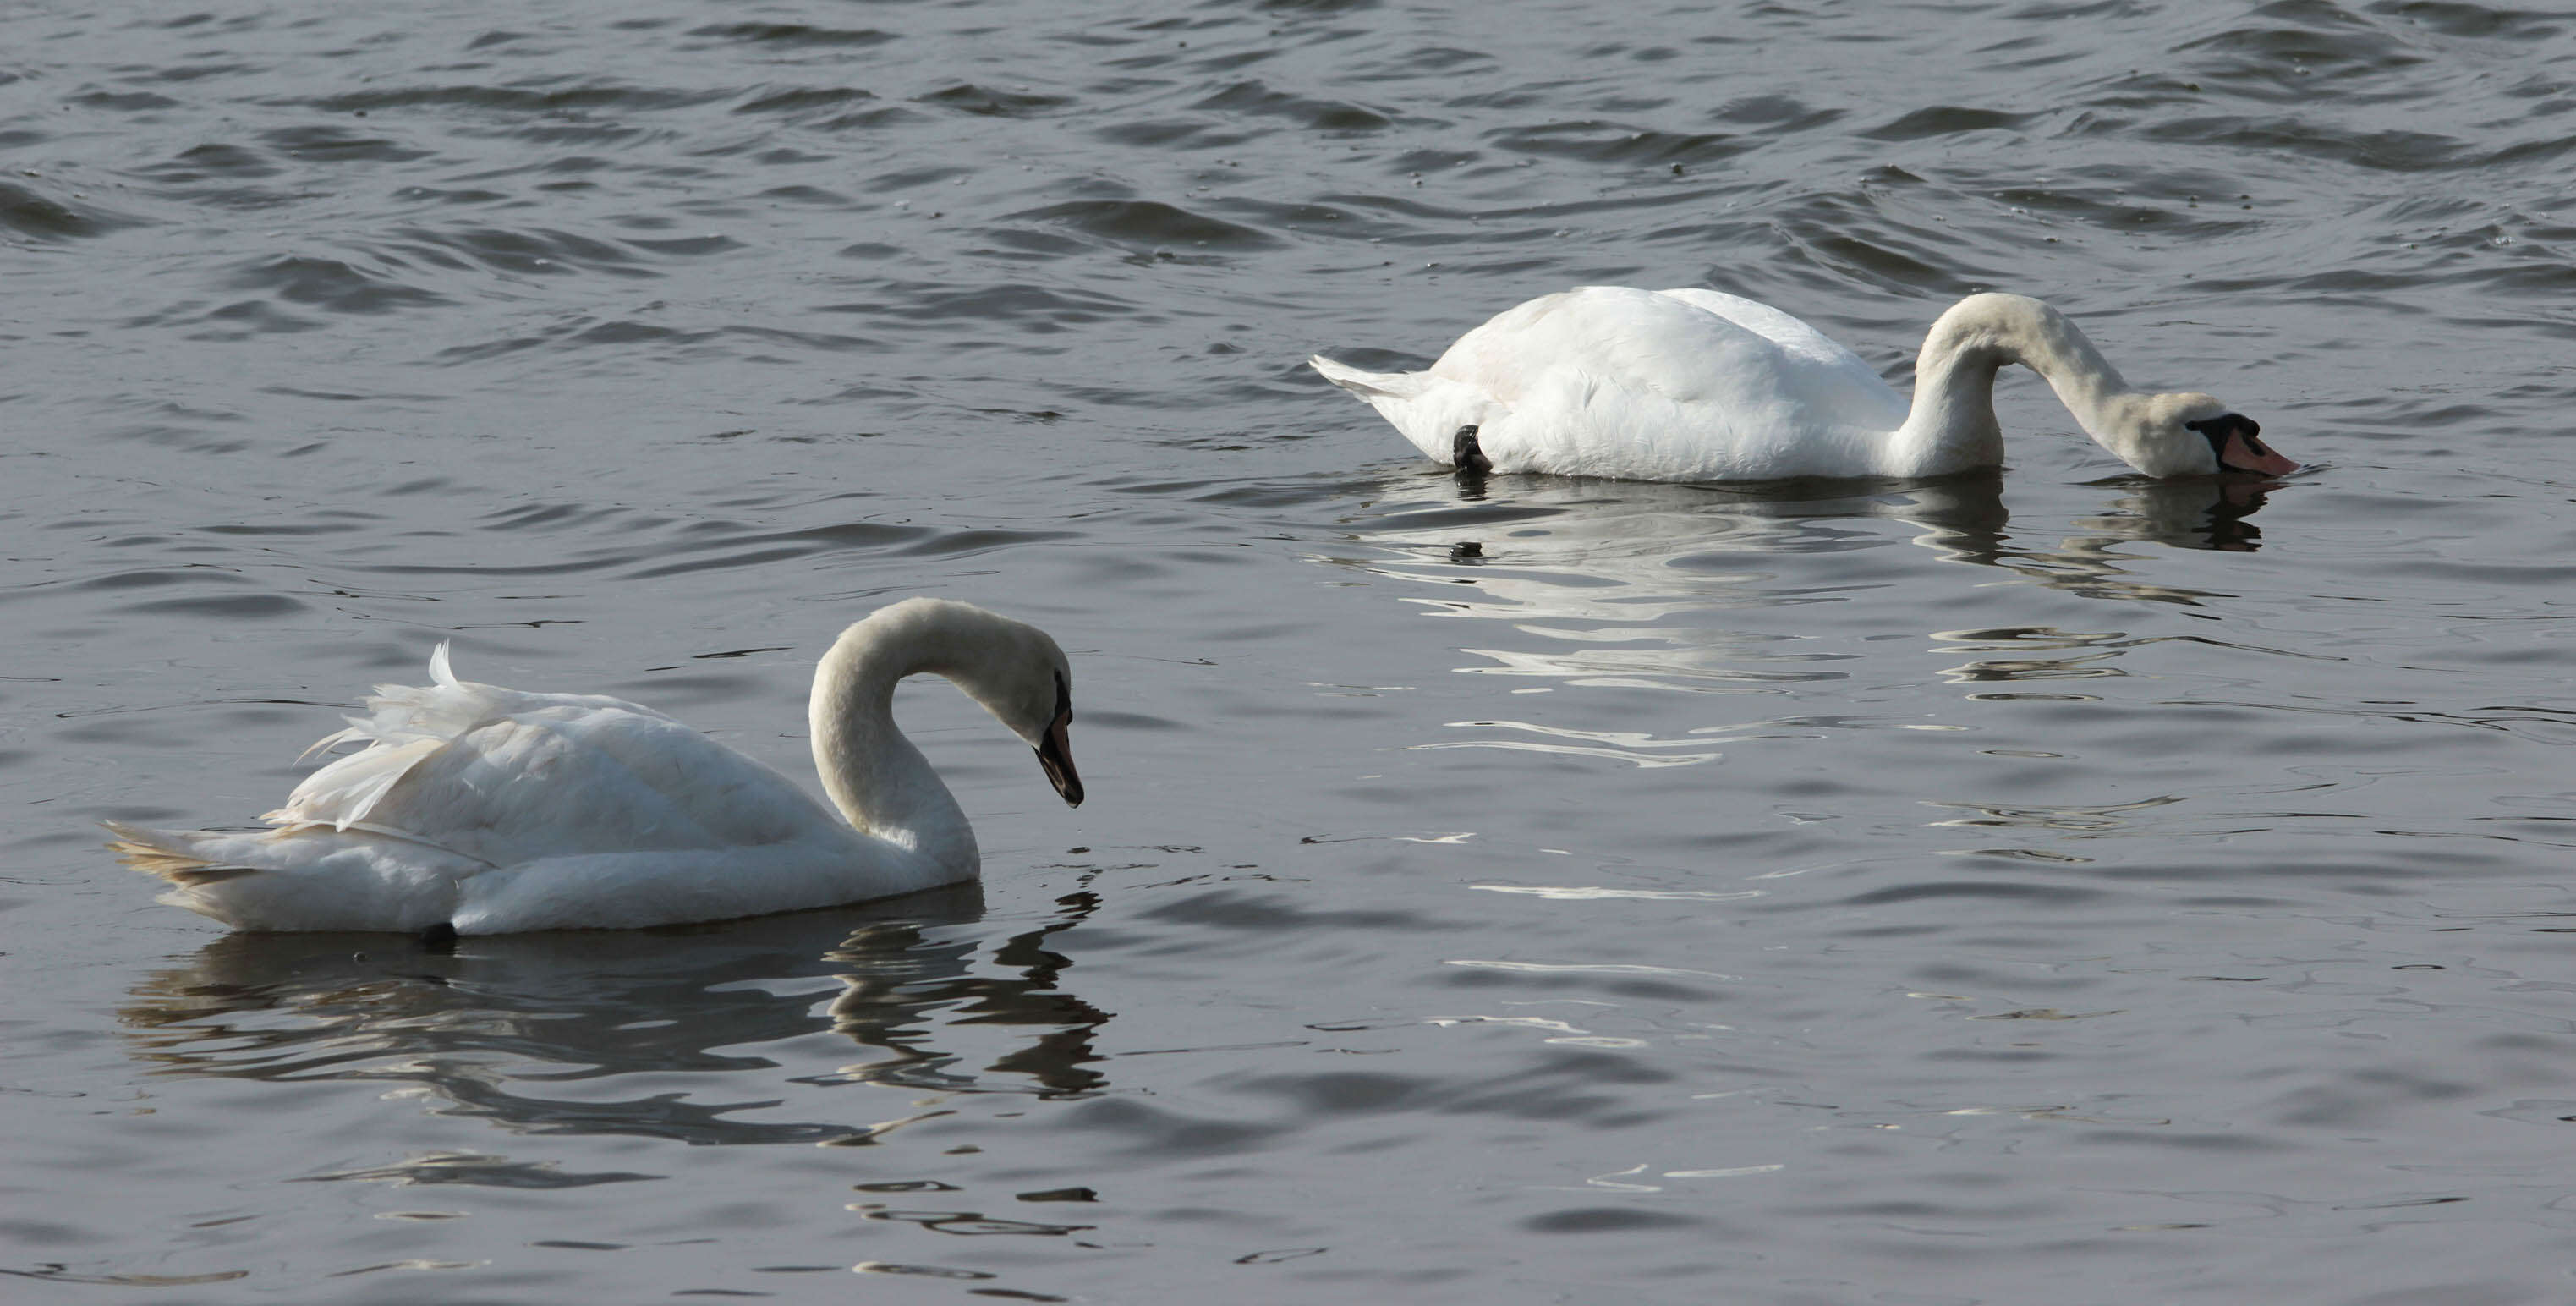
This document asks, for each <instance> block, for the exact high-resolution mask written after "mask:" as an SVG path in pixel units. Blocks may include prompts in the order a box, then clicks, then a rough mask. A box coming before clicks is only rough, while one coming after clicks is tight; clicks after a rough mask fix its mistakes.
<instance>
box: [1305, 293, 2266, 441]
mask: <svg viewBox="0 0 2576 1306" xmlns="http://www.w3.org/2000/svg"><path fill="white" fill-rule="evenodd" d="M1306 361H1307V362H1308V363H1309V364H1310V365H1311V366H1313V367H1314V369H1315V370H1316V371H1318V372H1321V373H1323V375H1324V378H1325V379H1326V380H1328V381H1331V382H1332V383H1333V384H1335V385H1337V386H1340V387H1342V388H1343V389H1345V390H1348V391H1350V392H1351V393H1352V394H1355V395H1358V396H1359V397H1360V398H1362V399H1364V400H1366V401H1368V403H1369V404H1370V406H1372V407H1374V408H1376V409H1377V410H1378V412H1380V413H1382V414H1384V415H1385V417H1386V419H1387V420H1388V421H1390V422H1393V423H1395V428H1396V429H1397V430H1399V431H1401V432H1403V433H1404V438H1405V439H1407V440H1410V441H1412V442H1413V444H1414V447H1415V448H1418V449H1420V450H1421V451H1422V452H1423V453H1424V454H1426V455H1428V456H1430V457H1431V458H1432V459H1433V460H1435V461H1437V462H1442V463H1449V464H1454V465H1456V466H1458V467H1460V468H1462V469H1465V470H1470V471H1496V472H1550V473H1554V474H1557V475H1561V476H1608V477H1617V478H1620V479H1625V480H1639V481H1747V480H1773V479H1777V478H1783V477H1792V476H1946V475H1948V474H1950V473H1952V472H1961V471H1967V470H1969V469H1971V468H1978V467H1992V466H1996V465H1998V464H2000V463H2001V462H2002V461H2003V432H2002V430H2001V428H1999V427H1998V426H1996V424H1995V408H1994V383H1995V373H1996V371H1998V370H1999V369H2001V368H2002V367H2003V366H2004V364H2006V363H2020V364H2022V365H2023V366H2025V367H2028V368H2030V369H2031V370H2032V371H2035V372H2037V373H2039V374H2040V375H2041V376H2044V377H2047V378H2048V383H2049V385H2051V386H2052V387H2054V388H2055V389H2056V391H2057V397H2058V398H2059V399H2060V400H2062V401H2063V402H2064V403H2065V404H2066V408H2067V411H2068V412H2070V413H2072V414H2074V416H2075V420H2076V421H2077V422H2078V423H2080V424H2082V426H2083V427H2084V431H2085V433H2086V434H2088V435H2090V436H2092V437H2093V438H2094V439H2095V440H2096V441H2098V442H2099V443H2100V444H2101V445H2102V447H2103V448H2105V449H2108V450H2110V451H2111V452H2112V453H2114V454H2117V455H2119V456H2120V459H2121V460H2122V461H2123V462H2126V463H2128V464H2129V465H2130V466H2131V467H2134V468H2136V469H2138V470H2139V471H2141V472H2144V473H2146V474H2147V475H2149V476H2194V475H2207V474H2209V473H2213V472H2217V471H2221V470H2233V471H2248V472H2261V473H2265V474H2267V475H2274V476H2278V475H2283V474H2286V473H2289V472H2294V471H2297V470H2298V467H2299V465H2298V464H2297V463H2294V462H2291V461H2290V460H2289V459H2287V458H2284V457H2282V456H2281V455H2279V454H2277V453H2274V452H2272V450H2271V449H2270V448H2268V447H2267V446H2265V445H2264V443H2263V442H2262V440H2261V439H2260V438H2259V437H2260V432H2261V428H2260V427H2258V426H2257V425H2255V423H2254V422H2253V420H2252V419H2250V418H2246V417H2243V416H2240V415H2238V414H2236V413H2233V412H2230V411H2228V408H2227V405H2225V404H2222V403H2220V402H2218V401H2217V400H2216V399H2213V398H2211V397H2209V396H2208V395H2204V394H2151V393H2148V392H2145V391H2140V390H2132V389H2130V388H2129V385H2128V383H2127V382H2126V381H2123V380H2122V379H2121V378H2120V373H2119V371H2118V370H2117V369H2115V368H2113V367H2112V366H2111V364H2110V362H2109V361H2108V360H2106V359H2104V358H2103V357H2102V354H2101V352H2100V351H2099V350H2096V349H2095V348H2094V347H2093V342H2092V341H2090V340H2087V339H2085V338H2084V333H2083V332H2081V331H2078V330H2076V329H2075V324H2074V323H2073V322H2070V321H2068V320H2067V318H2066V315H2065V314H2063V313H2060V312H2058V311H2057V310H2056V309H2053V308H2050V307H2049V306H2048V305H2046V304H2043V303H2041V302H2039V301H2038V300H2036V299H2030V298H2027V297H2025V296H2021V295H1999V294H1984V295H1970V296H1968V297H1967V298H1966V299H1963V300H1960V301H1959V302H1958V303H1956V304H1953V305H1951V306H1950V311H1948V312H1946V313H1943V314H1942V315H1941V317H1940V320H1939V321H1936V322H1934V323H1933V324H1932V330H1931V331H1930V332H1929V333H1928V334H1926V335H1925V336H1924V337H1923V352H1922V354H1921V355H1920V356H1919V357H1918V358H1917V359H1916V360H1915V364H1914V386H1915V388H1914V402H1913V404H1912V405H1911V408H1910V410H1909V407H1908V405H1907V403H1906V401H1905V399H1904V397H1903V396H1901V395H1899V394H1897V393H1896V391H1894V390H1892V389H1890V388H1888V385H1887V383H1886V382H1885V381H1882V380H1880V379H1879V377H1878V373H1877V372H1876V371H1874V370H1872V369H1871V368H1870V366H1869V364H1867V363H1864V362H1862V361H1861V360H1860V359H1859V357H1858V356H1856V355H1854V354H1853V353H1852V352H1851V351H1850V350H1848V349H1845V348H1843V347H1842V346H1841V345H1839V344H1836V343H1835V342H1834V341H1832V340H1831V339H1828V338H1827V337H1826V336H1825V335H1824V333H1822V332H1820V331H1818V330H1816V329H1815V328H1814V327H1811V326H1808V325H1807V324H1806V323H1804V322H1801V321H1799V320H1798V319H1796V318H1794V317H1791V316H1789V315H1788V314H1786V313H1783V312H1781V311H1780V310H1778V309H1776V308H1773V307H1771V306H1770V305H1768V304H1758V303H1755V302H1754V301H1752V300H1749V299H1742V298H1738V297H1737V296H1734V295H1728V294H1722V293H1720V292H1718V291H1714V290H1661V291H1647V290H1632V289H1630V288H1628V287H1626V286H1584V287H1581V288H1578V289H1575V290H1569V291H1564V292H1562V293H1559V294H1554V295H1544V296H1541V297H1539V298H1537V299H1533V300H1531V301H1529V302H1528V303H1526V304H1522V305H1521V306H1519V307H1517V308H1512V309H1506V310H1504V311H1503V312H1501V313H1499V314H1497V315H1495V316H1494V318H1493V319H1492V320H1491V321H1488V322H1486V323H1485V324H1484V325H1483V326H1480V327H1477V328H1476V329H1475V330H1473V331H1470V332H1468V333H1467V334H1465V335H1463V336H1460V337H1459V338H1458V342H1457V343H1456V344H1453V345H1451V346H1449V352H1447V353H1445V354H1442V355H1441V356H1440V361H1438V362H1436V363H1433V364H1432V365H1431V370H1429V371H1427V372H1401V373H1375V372H1363V371H1360V370H1359V369H1357V368H1353V367H1347V366H1344V365H1343V364H1340V363H1336V362H1334V361H1333V360H1331V359H1329V358H1324V357H1321V356H1318V357H1314V358H1310V359H1308V360H1306Z"/></svg>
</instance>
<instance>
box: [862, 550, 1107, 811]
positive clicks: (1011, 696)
mask: <svg viewBox="0 0 2576 1306" xmlns="http://www.w3.org/2000/svg"><path fill="white" fill-rule="evenodd" d="M852 636H857V637H858V641H857V642H858V644H859V645H860V646H862V647H871V648H875V647H881V648H887V649H893V650H900V651H899V652H897V653H896V654H895V656H896V657H897V659H898V660H899V661H900V663H901V664H902V665H903V668H904V673H905V674H909V673H911V672H915V671H926V672H929V673H931V674H932V675H938V676H945V677H947V678H948V681H949V683H951V684H953V685H955V686H957V688H959V689H960V690H963V691H965V694H966V696H967V697H968V698H971V699H974V700H975V701H976V702H977V703H980V704H982V705H983V707H984V710H985V711H987V712H990V713H992V714H993V717H994V719H995V720H997V721H1000V722H1001V723H1002V724H1003V725H1005V726H1008V727H1010V729H1011V733H1013V734H1015V735H1018V736H1019V737H1020V738H1022V739H1024V740H1027V741H1028V744H1029V747H1031V748H1033V749H1035V750H1037V755H1038V765H1039V766H1040V767H1042V768H1044V769H1045V771H1046V777H1047V782H1048V783H1050V784H1052V785H1054V786H1055V791H1056V793H1057V794H1058V795H1060V796H1062V797H1063V799H1064V801H1065V804H1066V805H1067V806H1070V807H1080V806H1081V805H1082V774H1081V772H1079V771H1076V770H1075V769H1074V766H1073V745H1072V742H1071V740H1070V739H1069V738H1068V737H1067V732H1068V731H1069V730H1070V729H1071V728H1072V726H1073V667H1072V665H1071V664H1070V663H1068V662H1067V661H1066V660H1065V656H1064V650H1063V649H1061V648H1058V647H1056V642H1055V640H1054V638H1053V637H1051V636H1049V635H1048V634H1047V633H1046V632H1045V631H1043V630H1040V629H1038V628H1037V627H1035V626H1032V625H1030V624H1028V623H1027V622H1025V621H1014V620H1012V619H1011V618H1009V617H1005V616H1002V615H1000V614H998V613H993V612H987V611H985V610H984V609H982V608H979V607H976V606H975V605H973V604H971V603H959V602H956V601H955V600H953V599H931V598H914V599H905V600H904V601H903V602H901V603H895V604H890V605H888V606H886V607H883V608H880V609H878V610H877V611H876V612H874V613H872V614H870V615H869V616H868V618H867V619H866V620H864V621H861V622H860V623H859V624H858V625H856V626H852V627H851V628H850V630H849V631H848V632H847V633H846V634H845V635H844V636H843V639H844V641H848V640H850V638H851V637H852Z"/></svg>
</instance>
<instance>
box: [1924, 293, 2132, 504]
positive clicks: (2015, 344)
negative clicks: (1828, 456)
mask: <svg viewBox="0 0 2576 1306" xmlns="http://www.w3.org/2000/svg"><path fill="white" fill-rule="evenodd" d="M2013 363H2019V364H2021V365H2022V366H2024V367H2027V368H2029V369H2030V370H2032V371H2034V372H2037V373H2039V374H2040V375H2041V376H2042V377H2045V378H2047V380H2048V384H2049V388H2051V389H2053V390H2055V391H2056V392H2057V398H2058V401H2059V402H2060V403H2063V404H2065V405H2066V410H2067V411H2068V412H2069V413H2070V414H2072V415H2073V416H2074V418H2075V420H2076V421H2077V423H2079V424H2080V425H2082V426H2083V428H2084V430H2085V433H2086V434H2088V435H2091V436H2093V438H2094V439H2096V440H2100V439H2101V438H2102V437H2101V434H2100V433H2101V432H2103V431H2104V430H2107V429H2110V423H2109V418H2110V414H2111V410H2112V408H2113V407H2114V406H2115V405H2116V404H2117V403H2118V401H2119V400H2120V399H2121V397H2123V396H2125V395H2127V394H2128V393H2129V389H2128V383H2127V382H2126V381H2124V380H2122V379H2121V377H2120V373H2119V370H2118V369H2116V368H2114V367H2112V366H2111V362H2110V360H2109V359H2106V358H2104V357H2103V356H2102V352H2101V351H2100V350H2098V349H2095V348H2094V347H2093V342H2092V341H2091V340H2088V339H2086V338H2085V336H2084V333H2083V332H2082V331H2079V330H2077V329H2076V326H2075V323H2074V322H2072V321H2070V320H2069V319H2068V318H2067V317H2066V315H2065V314H2063V313H2060V312H2058V311H2057V310H2056V309H2053V308H2050V307H2049V306H2048V305H2046V304H2043V303H2041V302H2039V301H2038V300H2036V299H2030V298H2027V297H2025V296H2021V295H2002V294H1985V295H1971V296H1969V297H1968V298H1966V299H1963V300H1961V301H1959V302H1958V303H1957V304H1955V305H1953V306H1952V307H1951V308H1950V310H1949V311H1948V312H1946V313H1943V314H1942V315H1941V317H1940V320H1938V321H1936V322H1934V323H1933V324H1932V330H1931V331H1930V332H1929V333H1927V334H1926V335H1925V336H1924V337H1923V350H1922V352H1921V353H1920V354H1919V355H1917V356H1916V358H1915V362H1914V406H1913V409H1912V411H1911V412H1910V413H1909V414H1908V415H1907V417H1906V421H1905V425H1904V427H1903V428H1902V429H1900V430H1899V432H1898V433H1897V438H1896V440H1895V442H1894V443H1895V445H1896V446H1897V451H1898V453H1899V455H1900V461H1901V462H1903V463H1905V464H1906V465H1905V466H1903V467H1901V468H1898V469H1893V470H1897V471H1898V472H1899V474H1903V475H1915V476H1929V475H1942V474H1946V473H1949V472H1954V471H1963V470H1966V469H1967V468H1970V467H1988V466H1994V465H1996V464H1999V463H2001V462H2002V461H2003V428H2002V427H2001V425H2000V424H1998V423H1997V422H1996V421H1995V373H1997V372H1999V371H2001V370H2003V368H2004V367H2005V366H2007V365H2009V364H2013ZM2115 452H2116V451H2115Z"/></svg>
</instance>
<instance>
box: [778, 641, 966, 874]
mask: <svg viewBox="0 0 2576 1306" xmlns="http://www.w3.org/2000/svg"><path fill="white" fill-rule="evenodd" d="M887 634H888V633H887V632H885V631H882V630H876V629H872V628H871V627H870V625H869V623H867V622H861V623H859V624H857V625H854V626H852V627H850V628H849V629H848V630H845V631H843V632H842V633H841V637H840V639H839V640H837V641H835V642H834V643H833V645H832V648H831V650H830V651H829V652H827V653H825V654H824V655H823V660H822V662H821V663H820V664H819V665H817V666H816V667H815V668H814V693H813V697H812V699H811V700H810V702H809V705H808V708H807V723H808V725H809V726H810V727H811V730H812V735H813V742H814V769H815V772H816V774H817V775H818V776H819V777H820V779H821V780H822V783H823V792H824V793H825V794H826V795H828V796H829V797H830V798H831V800H832V805H833V806H834V807H837V808H839V809H840V811H841V815H842V816H843V817H844V818H846V819H847V820H848V821H849V823H850V824H851V825H852V826H854V827H856V828H857V829H858V830H859V831H861V832H862V833H865V834H870V835H874V836H876V837H878V838H881V839H885V840H888V841H889V842H892V843H896V844H900V845H903V846H905V847H908V848H910V849H912V850H913V851H915V852H917V853H920V854H922V855H924V856H926V857H928V858H930V859H931V860H933V861H935V862H937V863H939V864H940V865H942V866H944V867H951V868H962V869H964V870H967V871H972V870H973V869H974V868H975V867H976V866H977V864H978V861H979V859H978V856H977V853H976V848H975V832H974V829H973V827H971V826H970V825H968V823H967V821H966V814H965V812H964V811H963V809H961V808H959V807H958V805H957V799H956V798H955V796H954V795H952V794H950V793H949V792H948V786H947V785H946V784H945V783H944V782H942V781H941V780H940V778H939V773H938V772H937V771H935V770H933V769H931V765H930V761H929V759H927V758H925V757H923V756H922V755H921V750H920V749H918V748H916V747H914V746H913V743H912V741H911V740H910V739H908V738H906V737H905V736H904V733H903V731H902V730H901V729H900V728H898V727H897V726H896V725H895V721H894V687H895V682H897V681H899V680H902V679H903V678H904V677H905V676H909V675H913V674H915V673H917V672H921V671H926V670H930V669H931V668H929V667H927V666H924V665H923V664H922V659H921V658H920V656H919V655H918V651H917V650H916V649H914V648H912V647H910V646H909V645H910V644H911V643H912V641H906V640H903V639H901V638H888V637H887Z"/></svg>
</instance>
